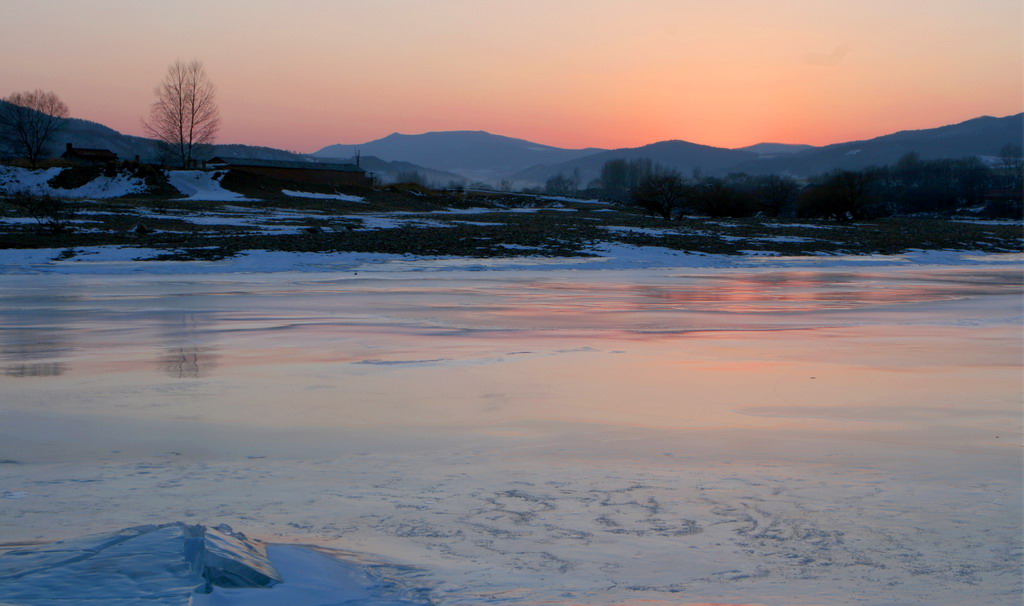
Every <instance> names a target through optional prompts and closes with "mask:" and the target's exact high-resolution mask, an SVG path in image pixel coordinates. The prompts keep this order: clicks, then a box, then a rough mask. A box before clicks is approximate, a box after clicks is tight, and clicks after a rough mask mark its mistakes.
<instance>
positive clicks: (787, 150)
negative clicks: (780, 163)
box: [736, 143, 814, 157]
mask: <svg viewBox="0 0 1024 606" xmlns="http://www.w3.org/2000/svg"><path fill="white" fill-rule="evenodd" d="M813 147H814V146H813V145H802V144H793V143H758V144H757V145H748V146H747V147H739V148H736V151H748V152H751V153H755V154H757V155H758V156H761V157H766V156H781V155H783V154H795V153H796V152H799V151H805V150H808V149H812V148H813Z"/></svg>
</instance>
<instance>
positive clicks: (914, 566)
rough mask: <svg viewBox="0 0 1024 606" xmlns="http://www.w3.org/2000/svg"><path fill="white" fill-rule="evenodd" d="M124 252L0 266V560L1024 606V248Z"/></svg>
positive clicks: (676, 597)
mask: <svg viewBox="0 0 1024 606" xmlns="http://www.w3.org/2000/svg"><path fill="white" fill-rule="evenodd" d="M124 250H127V249H124ZM131 251H132V253H131V254H132V255H135V256H129V255H128V253H127V252H123V250H122V249H116V248H97V249H95V250H86V251H84V254H80V255H78V256H76V257H75V258H74V259H70V260H65V261H61V260H55V258H57V257H59V255H58V253H59V252H60V251H53V250H51V251H46V250H33V251H0V365H2V366H3V367H4V372H3V373H0V394H3V397H2V403H0V545H6V546H7V547H11V546H14V545H24V544H29V543H33V542H38V541H50V540H57V539H72V538H75V537H79V536H82V535H85V534H89V533H97V532H110V531H114V530H117V529H121V528H125V527H128V526H135V525H140V524H163V523H167V522H173V521H179V520H180V521H183V522H186V523H189V524H207V525H210V526H216V525H218V524H222V523H226V524H230V525H231V526H232V527H234V528H236V529H238V530H241V531H244V532H245V533H246V534H247V535H249V536H251V537H258V538H260V539H263V540H265V541H268V542H270V543H273V544H276V545H279V547H273V548H272V550H277V551H276V552H275V551H272V552H271V557H272V558H273V557H274V554H275V553H278V554H279V555H280V557H281V558H282V559H281V560H280V562H279V564H280V565H281V566H282V569H283V570H284V569H288V570H290V569H292V568H295V567H296V566H297V567H298V568H299V569H302V568H304V565H303V564H302V563H303V562H308V561H310V560H304V559H303V558H309V557H312V556H311V555H310V553H312V552H309V551H291V552H289V551H287V549H286V547H287V546H288V545H319V546H323V547H327V548H334V549H340V550H345V551H346V552H347V553H349V554H350V555H351V562H352V565H353V568H352V570H356V571H359V570H366V569H367V565H366V564H365V562H367V561H370V560H373V561H374V562H388V563H390V564H391V565H393V566H394V568H393V571H392V576H391V577H390V581H391V582H394V583H397V584H401V583H408V584H409V586H410V587H413V586H416V587H420V586H426V587H429V590H430V596H431V598H430V599H431V600H432V601H433V602H435V603H440V604H458V605H463V604H465V605H469V604H489V603H492V604H645V605H649V606H650V605H658V606H660V605H668V604H697V603H709V602H715V603H728V604H740V603H742V604H765V605H772V606H775V605H779V606H782V605H790V604H807V605H811V604H817V605H822V604H828V605H831V604H851V603H857V604H877V605H882V604H886V605H889V604H950V605H952V604H991V605H996V604H1015V603H1020V600H1021V572H1022V559H1021V558H1022V538H1021V536H1022V535H1021V532H1022V528H1021V516H1022V511H1021V496H1022V486H1021V477H1022V475H1021V474H1022V465H1021V418H1020V415H1021V391H1022V390H1021V388H1022V384H1021V375H1020V366H1021V361H1022V342H1021V332H1020V326H1021V322H1022V318H1024V310H1022V301H1024V299H1022V297H1021V294H1022V292H1021V291H1022V287H1021V258H1020V256H1019V255H1018V256H1014V255H972V254H967V253H952V252H949V253H941V252H936V253H911V254H907V255H902V256H898V257H807V258H785V257H779V256H764V257H756V256H748V257H714V256H708V255H686V254H682V253H675V252H672V251H665V250H661V249H642V248H638V247H627V246H610V245H609V246H608V247H606V248H604V249H603V250H602V251H597V252H601V253H602V254H603V255H604V256H602V257H591V258H576V259H530V258H519V259H494V260H479V259H478V260H473V259H445V258H433V259H423V258H415V257H409V256H398V255H369V254H366V255H359V254H345V255H327V254H323V255H318V254H305V255H299V254H291V255H289V254H286V253H251V254H248V255H242V256H239V257H237V258H234V259H228V260H225V261H221V262H205V263H204V262H148V263H139V262H135V261H132V260H131V259H133V258H135V257H137V256H138V249H131ZM483 269H486V270H491V271H480V270H483ZM0 560H2V558H0ZM308 566H309V567H312V566H313V564H308ZM317 566H320V564H317ZM295 574H296V575H298V574H300V573H298V572H296V573H295ZM284 576H285V583H284V584H283V585H281V586H279V587H278V588H275V589H273V590H232V591H227V592H221V593H217V592H215V593H214V594H210V595H209V596H206V597H204V600H207V601H203V602H199V603H204V604H215V603H216V604H262V603H283V602H280V601H277V602H275V600H274V599H271V598H273V596H281V597H280V598H279V600H285V601H287V599H288V598H285V597H283V596H284V595H286V594H283V593H280V592H281V591H282V590H284V589H285V588H290V589H291V590H296V588H297V587H298V586H299V585H301V582H300V581H298V580H293V581H291V585H289V576H288V574H285V575H284ZM328 576H330V575H328ZM321 582H323V579H320V580H318V581H317V583H321ZM318 587H319V586H318ZM2 589H3V586H2V583H0V591H2ZM320 589H322V591H321V592H320V593H317V592H316V591H313V590H309V589H308V588H306V589H302V591H307V590H308V591H311V592H312V593H306V594H302V595H306V596H320V597H307V598H303V600H308V601H307V602H306V603H311V604H312V603H337V600H338V599H339V598H338V596H339V595H340V596H341V597H342V598H345V596H349V597H352V596H355V595H357V594H356V593H352V591H355V590H349V589H335V590H332V589H329V588H328V589H323V588H322V587H320ZM241 591H249V592H257V593H255V594H249V595H250V597H245V596H241V597H240V596H238V595H237V594H238V592H241ZM261 591H262V592H263V593H259V592H261ZM332 591H335V592H336V593H331V592H332ZM274 592H279V593H276V594H275V593H274ZM252 595H255V596H258V598H254V597H251V596H252ZM0 596H2V593H0ZM326 596H330V599H334V600H335V602H330V601H328V597H326ZM321 598H323V599H322V602H318V601H317V600H320V599H321ZM346 599H347V598H346ZM353 599H355V598H353ZM365 599H366V600H367V601H365V602H364V603H375V602H374V601H373V598H365ZM261 600H262V601H261ZM0 601H3V600H2V599H0ZM378 603H386V602H385V600H383V599H381V600H379V602H378ZM387 603H390V602H387ZM420 603H422V602H420Z"/></svg>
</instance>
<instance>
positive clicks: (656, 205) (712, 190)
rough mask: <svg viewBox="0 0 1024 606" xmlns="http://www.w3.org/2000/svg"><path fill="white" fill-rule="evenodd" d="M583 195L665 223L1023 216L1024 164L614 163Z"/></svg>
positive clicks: (1009, 150)
mask: <svg viewBox="0 0 1024 606" xmlns="http://www.w3.org/2000/svg"><path fill="white" fill-rule="evenodd" d="M577 184H578V175H577V176H576V179H575V183H574V182H573V179H572V178H570V177H566V176H564V175H556V176H554V177H552V178H550V179H548V182H547V184H546V186H545V192H546V193H550V194H566V193H579V191H580V190H579V188H578V185H577ZM573 185H576V187H575V188H573ZM583 191H585V192H586V194H588V195H596V196H599V197H602V198H605V199H610V200H616V201H619V202H623V203H626V204H631V205H634V206H637V207H639V208H641V209H643V210H644V211H646V212H647V213H649V214H651V215H655V216H658V217H661V218H663V219H666V220H673V219H679V218H680V217H682V216H685V215H689V214H701V215H707V216H710V217H749V216H754V215H760V216H767V217H806V218H826V219H834V220H839V221H844V220H859V219H867V218H876V217H884V216H892V215H903V214H912V213H952V212H954V211H957V210H959V209H964V208H969V209H974V210H976V211H980V212H981V213H982V214H987V215H990V216H1000V217H1014V218H1020V217H1021V215H1022V197H1024V158H1022V152H1021V148H1020V146H1015V145H1007V146H1005V147H1004V148H1003V149H1002V150H1001V152H1000V156H999V159H998V161H996V162H995V163H993V164H986V163H984V162H982V161H981V160H979V159H978V158H976V157H969V158H962V159H941V160H922V159H921V157H920V156H919V155H918V154H917V153H913V152H912V153H908V154H906V155H904V156H903V157H902V158H900V160H899V161H898V162H896V163H895V164H893V165H888V166H873V167H869V168H865V169H863V170H859V171H853V170H835V171H832V172H829V173H825V174H821V175H817V176H815V177H812V178H810V179H806V180H802V181H798V180H796V179H793V178H791V177H787V176H782V175H749V174H745V173H732V174H729V175H726V176H724V177H714V176H703V175H701V174H700V171H699V170H696V171H694V173H693V174H692V175H690V176H684V175H682V174H681V173H680V172H679V171H677V170H675V169H672V168H669V167H665V166H662V165H659V164H657V163H655V162H652V161H651V160H649V159H636V160H625V159H616V160H609V161H608V162H605V163H604V165H603V166H602V167H601V173H600V177H599V178H598V179H596V180H595V181H593V182H591V183H590V184H589V185H588V187H587V189H586V190H583Z"/></svg>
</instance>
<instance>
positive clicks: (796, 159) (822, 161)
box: [0, 101, 1024, 187]
mask: <svg viewBox="0 0 1024 606" xmlns="http://www.w3.org/2000/svg"><path fill="white" fill-rule="evenodd" d="M0 103H2V101H0ZM66 143H71V144H73V145H74V146H76V147H87V148H101V149H109V150H111V151H113V152H115V153H117V154H118V156H120V157H121V158H124V159H132V158H134V157H135V156H139V157H140V158H141V159H142V160H143V161H148V162H154V161H158V159H159V155H158V151H157V146H156V142H155V141H154V140H152V139H147V138H144V137H137V136H132V135H125V134H122V133H119V132H118V131H116V130H114V129H112V128H109V127H107V126H104V125H102V124H98V123H96V122H89V121H87V120H81V119H77V118H72V119H70V120H68V124H67V127H66V128H65V129H64V131H63V132H61V133H60V134H59V135H58V137H57V139H56V140H55V141H54V145H53V148H54V150H53V151H54V152H55V153H56V154H59V153H61V152H62V151H63V149H64V146H65V144H66ZM1007 145H1012V146H1017V147H1018V148H1019V147H1021V146H1024V113H1022V114H1015V115H1012V116H1006V117H1002V118H994V117H991V116H983V117H980V118H974V119H972V120H967V121H965V122H961V123H958V124H951V125H947V126H940V127H938V128H930V129H923V130H908V131H900V132H896V133H892V134H889V135H884V136H881V137H875V138H873V139H867V140H864V141H851V142H846V143H836V144H833V145H825V146H820V147H815V146H811V145H792V144H781V143H760V144H757V145H752V146H749V147H744V148H738V149H726V148H720V147H711V146H707V145H699V144H696V143H690V142H687V141H678V140H673V141H660V142H657V143H652V144H650V145H644V146H641V147H633V148H622V149H614V150H606V149H597V148H586V149H564V148H559V147H553V146H550V145H543V144H540V143H535V142H532V141H527V140H525V139H516V138H513V137H505V136H502V135H495V134H491V133H488V132H484V131H445V132H428V133H424V134H419V135H405V134H399V133H393V134H391V135H388V136H387V137H384V138H382V139H377V140H375V141H368V142H365V143H357V144H334V145H328V146H327V147H324V148H323V149H320V150H318V151H316V152H314V153H312V154H298V153H295V152H290V151H285V150H281V149H275V148H272V147H261V146H252V145H239V144H224V145H215V146H213V149H212V154H213V155H228V156H244V157H254V158H261V159H265V160H293V161H295V160H298V161H309V162H315V161H323V160H333V161H339V160H340V161H348V162H355V161H356V157H358V160H359V163H360V164H361V165H362V166H363V167H364V168H365V169H367V170H368V171H370V172H373V173H375V174H376V175H378V176H380V177H381V178H382V179H383V180H384V181H394V180H396V179H399V178H402V177H405V176H407V175H410V174H412V173H418V174H419V176H420V177H421V178H422V179H425V180H427V181H429V182H431V183H434V184H437V185H447V184H449V183H452V182H485V183H488V184H491V185H497V184H499V183H500V182H502V181H505V182H506V183H511V184H512V185H513V186H515V187H529V186H534V187H535V186H538V185H543V184H544V182H545V181H546V180H547V179H548V178H550V177H553V176H556V175H558V174H563V175H566V176H573V175H578V176H579V178H580V182H581V183H582V184H583V185H586V184H587V183H589V182H590V181H592V180H593V179H596V178H598V176H599V175H600V171H601V167H602V166H603V165H604V163H605V162H607V161H608V160H613V159H619V158H622V159H626V160H632V159H639V158H649V159H650V160H652V161H654V162H656V163H658V164H661V165H663V166H666V167H669V168H672V169H675V170H677V171H679V172H681V173H683V174H685V175H689V174H691V173H693V172H694V171H699V172H701V173H702V174H705V175H725V174H728V173H732V172H745V173H749V174H784V175H790V176H794V177H809V176H813V175H816V174H821V173H824V172H828V171H830V170H835V169H846V170H857V169H862V168H865V167H868V166H872V165H884V164H893V163H895V162H896V161H898V160H899V159H900V157H902V156H903V155H905V154H907V153H909V152H916V153H917V154H918V155H919V156H920V158H921V159H924V160H929V159H939V158H963V157H967V156H980V157H983V158H984V157H998V156H999V155H1000V151H1001V150H1002V149H1003V148H1004V147H1006V146H1007Z"/></svg>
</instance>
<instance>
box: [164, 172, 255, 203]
mask: <svg viewBox="0 0 1024 606" xmlns="http://www.w3.org/2000/svg"><path fill="white" fill-rule="evenodd" d="M225 174H226V171H212V172H210V171H203V170H169V171H167V181H168V182H169V183H170V184H171V187H173V188H174V189H176V190H178V191H180V192H181V193H182V194H184V195H185V197H184V198H181V199H182V200H204V201H209V202H245V201H250V202H254V201H256V200H254V199H253V198H246V197H245V196H243V195H242V194H239V193H235V192H233V191H229V190H226V189H224V188H223V187H221V186H220V179H221V178H223V177H224V175H225Z"/></svg>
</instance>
